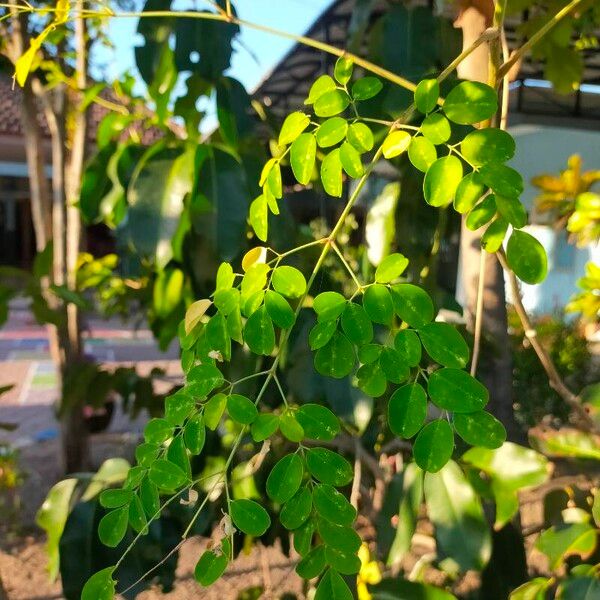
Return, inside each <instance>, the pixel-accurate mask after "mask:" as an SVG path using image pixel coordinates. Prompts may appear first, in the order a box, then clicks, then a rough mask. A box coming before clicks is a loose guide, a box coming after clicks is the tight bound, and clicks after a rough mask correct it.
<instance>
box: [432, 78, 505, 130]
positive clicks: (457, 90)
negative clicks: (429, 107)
mask: <svg viewBox="0 0 600 600" xmlns="http://www.w3.org/2000/svg"><path fill="white" fill-rule="evenodd" d="M443 108H444V112H445V113H446V116H447V117H448V118H449V119H450V120H451V121H454V122H455V123H459V124H460V125H472V124H473V123H479V122H480V121H483V120H485V119H489V118H490V117H491V116H492V115H494V114H495V113H496V111H497V110H498V97H497V94H496V92H495V90H493V89H492V88H491V87H490V86H489V85H485V84H484V83H479V82H478V81H463V82H461V83H459V84H458V85H457V86H456V87H454V88H453V89H452V90H451V91H450V93H449V94H448V95H447V96H446V100H445V101H444V107H443Z"/></svg>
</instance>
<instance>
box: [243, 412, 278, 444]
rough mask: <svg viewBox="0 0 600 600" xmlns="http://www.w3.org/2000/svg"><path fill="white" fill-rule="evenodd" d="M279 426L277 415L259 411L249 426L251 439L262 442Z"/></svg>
mask: <svg viewBox="0 0 600 600" xmlns="http://www.w3.org/2000/svg"><path fill="white" fill-rule="evenodd" d="M278 428H279V417H278V416H277V415H274V414H272V413H261V414H259V415H258V417H256V419H255V420H254V422H253V423H252V427H251V428H250V433H251V434H252V439H253V440H254V441H255V442H263V441H264V440H266V439H268V438H270V437H271V436H272V435H273V434H274V433H275V432H276V431H277V429H278Z"/></svg>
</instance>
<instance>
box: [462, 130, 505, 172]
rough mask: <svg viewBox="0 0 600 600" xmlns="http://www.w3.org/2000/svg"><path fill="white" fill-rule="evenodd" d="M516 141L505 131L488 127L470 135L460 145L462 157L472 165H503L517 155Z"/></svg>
mask: <svg viewBox="0 0 600 600" xmlns="http://www.w3.org/2000/svg"><path fill="white" fill-rule="evenodd" d="M515 148H516V145H515V140H514V139H513V137H512V135H510V133H508V132H506V131H504V130H503V129H496V128H495V127H487V128H485V129H476V130H475V131H472V132H471V133H469V134H468V135H467V136H466V137H465V139H464V140H463V141H462V142H461V144H460V151H461V153H462V155H463V156H464V157H465V158H466V159H467V160H468V161H469V162H470V163H471V164H472V165H477V166H480V165H486V164H488V163H494V162H498V163H503V162H506V161H507V160H510V159H511V158H512V157H513V156H514V154H515Z"/></svg>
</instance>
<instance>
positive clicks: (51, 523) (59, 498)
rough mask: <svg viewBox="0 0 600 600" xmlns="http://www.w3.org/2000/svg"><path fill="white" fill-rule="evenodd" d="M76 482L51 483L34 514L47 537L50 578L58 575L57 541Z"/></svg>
mask: <svg viewBox="0 0 600 600" xmlns="http://www.w3.org/2000/svg"><path fill="white" fill-rule="evenodd" d="M77 483H78V481H77V479H75V478H70V479H63V480H62V481H59V482H58V483H56V484H55V485H53V486H52V488H51V489H50V491H49V492H48V495H47V496H46V498H45V500H44V503H43V504H42V506H41V507H40V509H39V510H38V512H37V514H36V516H35V521H36V523H37V524H38V525H39V526H40V527H41V528H42V529H44V531H45V532H46V535H47V538H48V539H47V541H46V553H47V555H48V572H49V574H50V576H51V577H52V578H55V577H56V576H57V575H58V571H59V565H60V555H59V543H60V540H61V538H62V534H63V532H64V529H65V525H66V523H67V519H68V517H69V513H70V511H71V500H72V497H73V492H74V491H75V488H76V487H77ZM111 599H112V596H111Z"/></svg>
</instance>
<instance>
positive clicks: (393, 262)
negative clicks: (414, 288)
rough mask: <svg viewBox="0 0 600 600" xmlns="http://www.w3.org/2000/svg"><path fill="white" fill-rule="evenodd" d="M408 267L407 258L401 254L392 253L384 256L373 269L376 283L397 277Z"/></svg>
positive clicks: (388, 281)
mask: <svg viewBox="0 0 600 600" xmlns="http://www.w3.org/2000/svg"><path fill="white" fill-rule="evenodd" d="M406 267H408V258H406V256H404V255H403V254H399V253H394V254H390V255H389V256H386V257H385V258H384V259H383V260H382V261H381V263H379V266H378V267H377V269H376V270H375V281H376V282H377V283H390V282H392V281H394V279H398V277H400V275H402V273H404V271H405V270H406Z"/></svg>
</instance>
